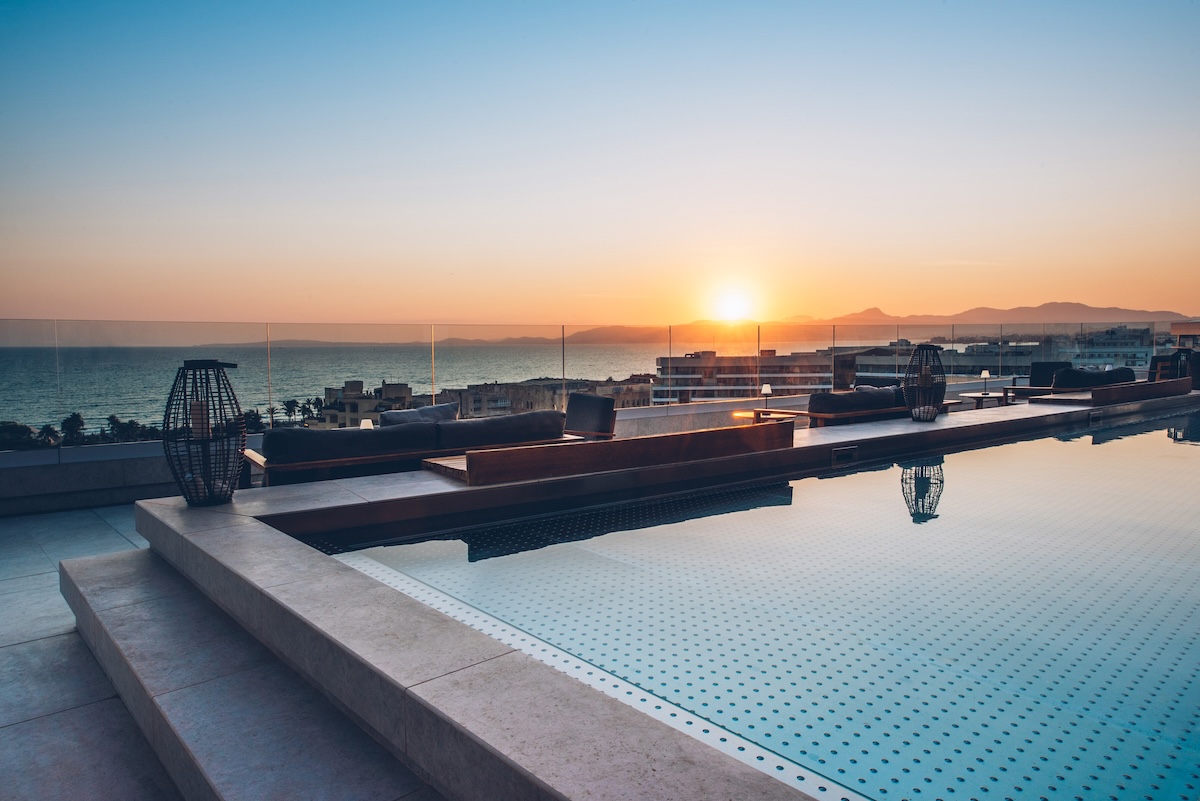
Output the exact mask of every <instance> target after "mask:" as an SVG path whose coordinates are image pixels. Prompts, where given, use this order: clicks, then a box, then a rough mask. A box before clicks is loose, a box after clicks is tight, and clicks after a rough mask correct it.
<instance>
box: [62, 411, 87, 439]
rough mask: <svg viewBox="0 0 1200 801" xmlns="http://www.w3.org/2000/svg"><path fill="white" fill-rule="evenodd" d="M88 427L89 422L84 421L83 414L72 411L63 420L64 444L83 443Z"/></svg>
mask: <svg viewBox="0 0 1200 801" xmlns="http://www.w3.org/2000/svg"><path fill="white" fill-rule="evenodd" d="M86 428H87V423H85V422H84V421H83V415H81V414H80V413H79V412H72V413H71V414H70V415H69V416H67V417H66V418H65V419H64V420H63V421H62V432H63V440H62V441H63V445H82V444H83V432H84V429H86Z"/></svg>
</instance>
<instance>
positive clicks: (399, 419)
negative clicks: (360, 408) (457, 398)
mask: <svg viewBox="0 0 1200 801" xmlns="http://www.w3.org/2000/svg"><path fill="white" fill-rule="evenodd" d="M457 419H458V404H457V403H436V404H434V405H433V406H422V407H421V408H419V409H393V410H392V411H388V412H380V414H379V425H381V426H397V425H403V424H404V423H419V422H430V423H436V422H438V421H439V420H457Z"/></svg>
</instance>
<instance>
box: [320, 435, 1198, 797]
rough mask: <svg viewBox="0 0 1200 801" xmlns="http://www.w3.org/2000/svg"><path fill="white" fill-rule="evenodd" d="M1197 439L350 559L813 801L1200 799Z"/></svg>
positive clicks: (871, 480)
mask: <svg viewBox="0 0 1200 801" xmlns="http://www.w3.org/2000/svg"><path fill="white" fill-rule="evenodd" d="M1198 431H1200V417H1198V416H1196V415H1192V416H1190V417H1182V418H1174V419H1171V420H1163V421H1157V422H1151V423H1144V424H1140V425H1138V426H1133V427H1127V428H1124V429H1112V430H1106V431H1098V432H1094V433H1088V434H1083V435H1079V436H1075V437H1071V438H1061V439H1059V438H1049V439H1042V440H1035V441H1028V442H1019V443H1013V444H1009V445H1001V446H996V447H991V448H987V449H982V450H977V451H970V452H964V453H957V454H950V455H947V456H945V457H944V458H937V459H930V460H923V461H922V462H920V463H912V464H902V465H893V466H886V467H884V468H883V469H875V470H865V471H862V472H858V473H853V474H849V475H843V476H837V477H833V478H828V479H818V478H806V479H801V480H798V481H793V482H790V483H781V484H779V485H777V486H773V487H765V488H761V489H756V490H744V491H738V492H723V493H721V492H719V493H707V494H706V495H704V496H702V497H691V498H676V499H671V500H668V501H663V502H655V503H643V504H638V505H634V506H622V507H612V508H608V509H602V510H593V511H590V512H587V513H581V514H575V515H568V516H560V517H556V518H551V519H547V520H540V521H531V522H525V523H515V524H509V525H504V526H496V527H493V528H490V529H480V530H474V531H471V532H462V533H458V534H456V535H455V537H454V538H452V539H451V538H447V539H435V540H429V541H426V542H420V543H412V544H406V545H395V546H386V547H378V548H372V549H369V550H365V551H360V552H357V553H353V554H348V555H346V556H344V557H342V558H343V559H345V560H346V561H347V562H348V563H349V564H353V565H355V566H357V567H359V568H360V569H363V570H364V571H365V572H368V573H370V574H371V575H375V576H377V577H379V578H381V579H383V580H385V581H389V583H392V584H393V586H396V587H398V588H399V589H401V590H403V591H405V592H409V593H411V594H413V595H415V596H417V597H420V598H421V599H422V600H424V601H425V602H427V603H430V604H431V605H434V606H438V608H442V609H444V610H445V611H447V612H449V613H451V614H455V615H456V616H458V617H460V619H463V620H464V621H466V622H468V623H470V624H471V625H474V626H476V627H478V628H481V629H483V630H485V631H488V632H489V633H492V634H494V635H496V636H500V637H501V638H502V639H506V640H507V641H510V642H512V643H513V644H514V645H516V646H518V647H521V648H523V649H525V650H527V651H529V652H530V653H533V654H534V655H536V656H539V658H542V659H544V660H545V661H547V662H550V663H551V664H556V665H557V666H559V667H560V668H561V669H563V670H566V671H568V672H571V673H572V674H573V675H577V676H579V677H580V678H581V679H582V680H585V681H589V682H590V683H593V684H594V685H595V686H598V687H600V688H601V689H604V690H605V691H607V692H609V693H610V694H612V695H615V696H617V697H621V698H622V699H623V700H626V701H627V702H629V703H631V704H634V705H635V706H639V707H640V708H644V709H646V710H647V711H648V712H650V713H651V714H654V715H656V716H657V717H659V718H660V719H663V720H665V721H667V722H668V723H671V724H672V725H675V726H676V727H678V728H682V729H684V730H685V731H689V732H691V733H693V734H695V735H696V736H698V737H700V738H701V739H705V740H706V741H708V742H712V743H713V744H714V746H715V747H719V748H722V749H723V750H726V751H727V752H729V753H733V754H734V755H735V756H738V757H739V758H742V759H744V760H745V761H748V762H751V763H752V764H757V765H759V767H761V768H762V769H763V770H766V771H767V772H769V773H771V774H772V775H776V776H777V777H778V778H779V779H780V780H781V781H785V782H789V783H791V784H793V785H794V786H797V787H799V788H801V789H804V790H805V791H806V792H809V793H811V794H813V795H816V796H817V797H820V798H846V799H857V798H871V799H893V798H895V799H901V798H964V799H966V798H981V799H986V798H997V799H1001V798H1014V799H1021V798H1047V799H1074V798H1079V799H1088V800H1089V801H1090V799H1102V798H1114V799H1164V800H1165V799H1171V800H1172V801H1195V800H1196V799H1197V797H1200V493H1198V492H1197V484H1198V482H1200V447H1197V443H1196V442H1194V441H1193V440H1195V439H1197V437H1196V432H1198Z"/></svg>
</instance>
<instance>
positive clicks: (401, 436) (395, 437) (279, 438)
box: [262, 421, 438, 464]
mask: <svg viewBox="0 0 1200 801" xmlns="http://www.w3.org/2000/svg"><path fill="white" fill-rule="evenodd" d="M437 426H438V424H437V423H434V422H432V421H426V422H419V423H406V424H404V425H399V426H389V427H387V428H366V429H363V428H333V429H317V428H272V429H271V430H270V431H268V432H266V433H265V434H263V444H262V454H263V456H264V457H266V460H267V462H269V463H273V464H291V463H294V462H312V461H318V460H322V459H345V458H349V457H354V456H376V455H379V454H388V453H401V452H404V451H432V450H437Z"/></svg>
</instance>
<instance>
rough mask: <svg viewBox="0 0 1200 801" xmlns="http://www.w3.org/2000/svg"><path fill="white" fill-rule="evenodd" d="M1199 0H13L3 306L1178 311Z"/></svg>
mask: <svg viewBox="0 0 1200 801" xmlns="http://www.w3.org/2000/svg"><path fill="white" fill-rule="evenodd" d="M1197 41H1200V6H1198V5H1197V4H1195V3H1187V2H1178V3H1168V2H1164V3H1155V4H1150V5H1148V6H1146V5H1143V6H1134V5H1129V6H1123V5H1110V4H1052V7H1050V8H1046V7H1044V4H1039V3H1032V2H1030V3H1011V4H1003V5H973V4H972V5H962V6H957V5H953V4H950V5H946V4H934V3H911V4H909V3H904V4H896V5H870V6H860V5H853V4H816V3H811V4H808V3H781V4H773V3H754V4H747V5H742V4H737V5H734V4H730V5H715V4H714V5H678V4H671V3H649V4H636V5H631V6H622V7H620V8H619V9H618V8H615V7H612V6H606V5H601V4H594V5H593V4H570V5H568V6H562V5H556V4H541V3H534V4H522V5H520V6H518V7H496V6H491V5H489V4H469V3H468V4H455V5H442V4H438V5H437V6H432V7H429V8H422V7H415V6H408V5H392V4H362V5H359V4H346V5H341V4H339V5H337V6H336V7H335V6H322V5H310V4H306V3H301V4H297V5H286V6H284V5H279V6H274V5H270V4H265V5H255V7H254V8H253V9H246V8H242V7H240V6H238V5H232V4H230V5H216V6H205V7H200V6H197V7H188V8H178V7H161V6H160V5H158V4H149V3H147V4H144V5H139V4H136V3H134V4H107V3H100V4H95V5H88V6H85V7H69V8H68V7H61V6H58V5H57V4H29V5H27V6H26V5H22V4H15V5H8V6H5V7H4V8H3V9H2V10H0V275H2V277H3V286H4V291H3V292H2V293H0V318H50V319H96V320H122V319H124V320H201V321H214V322H222V321H291V322H301V323H303V322H341V323H352V322H375V323H430V322H439V323H464V322H472V323H496V324H509V323H547V324H558V323H566V324H573V325H593V324H644V325H652V324H653V325H658V324H666V323H680V322H686V321H690V320H695V319H702V318H710V319H716V318H722V317H730V316H745V317H748V318H753V319H759V320H778V319H784V318H787V317H791V316H793V315H810V316H813V317H819V318H821V317H830V316H836V315H841V314H846V313H849V312H854V311H858V310H861V309H864V308H867V307H871V306H878V307H880V308H882V309H883V310H884V311H886V312H888V313H891V314H897V315H907V314H951V313H955V312H959V311H963V310H965V309H968V308H971V307H975V306H991V307H996V308H1009V307H1014V306H1023V305H1038V304H1041V303H1044V302H1049V301H1075V302H1081V303H1086V304H1090V305H1093V306H1122V307H1126V308H1139V309H1151V310H1160V309H1166V310H1173V311H1178V312H1182V313H1185V314H1190V315H1200V137H1198V136H1197V133H1196V132H1197V131H1200V93H1198V92H1197V91H1196V86H1198V85H1200V48H1197V47H1195V43H1196V42H1197Z"/></svg>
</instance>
